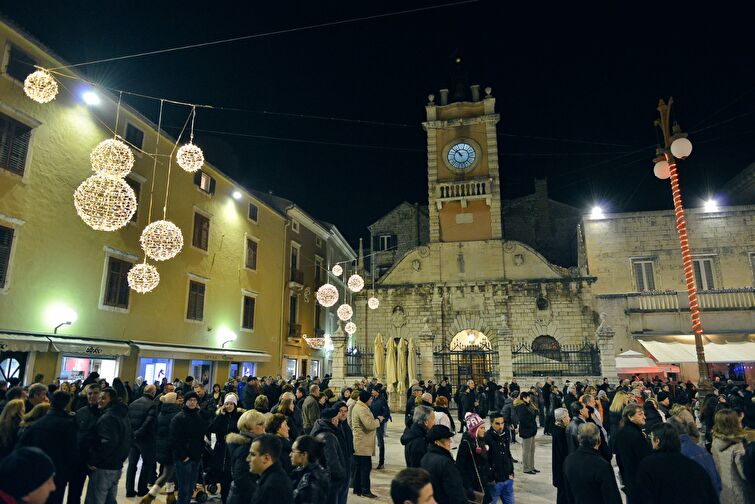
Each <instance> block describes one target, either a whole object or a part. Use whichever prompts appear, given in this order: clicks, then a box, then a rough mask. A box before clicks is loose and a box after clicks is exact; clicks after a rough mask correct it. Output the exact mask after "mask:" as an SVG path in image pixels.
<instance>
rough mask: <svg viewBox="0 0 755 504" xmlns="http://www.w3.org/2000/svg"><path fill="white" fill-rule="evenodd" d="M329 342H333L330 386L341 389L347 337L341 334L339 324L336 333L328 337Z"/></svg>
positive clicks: (344, 370)
mask: <svg viewBox="0 0 755 504" xmlns="http://www.w3.org/2000/svg"><path fill="white" fill-rule="evenodd" d="M330 340H331V341H332V342H333V374H332V376H331V378H330V385H331V386H332V387H338V388H343V387H345V386H346V343H347V342H348V340H349V337H348V335H347V334H346V333H345V332H343V329H342V328H341V324H340V323H339V324H338V329H336V332H335V333H333V334H332V335H331V336H330Z"/></svg>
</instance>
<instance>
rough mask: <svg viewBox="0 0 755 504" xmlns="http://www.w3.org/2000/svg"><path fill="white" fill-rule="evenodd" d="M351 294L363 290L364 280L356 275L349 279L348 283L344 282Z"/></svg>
mask: <svg viewBox="0 0 755 504" xmlns="http://www.w3.org/2000/svg"><path fill="white" fill-rule="evenodd" d="M346 285H348V286H349V290H350V291H351V292H359V291H360V290H362V289H364V279H363V278H362V277H360V276H359V275H357V274H356V273H355V274H353V275H351V276H350V277H349V281H348V282H346Z"/></svg>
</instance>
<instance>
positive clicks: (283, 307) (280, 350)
mask: <svg viewBox="0 0 755 504" xmlns="http://www.w3.org/2000/svg"><path fill="white" fill-rule="evenodd" d="M290 224H291V221H289V220H288V218H286V221H285V222H284V223H283V254H282V257H283V261H284V262H283V289H282V291H283V292H282V294H281V325H280V333H279V336H280V342H279V343H278V356H279V359H280V362H279V364H278V365H279V366H280V365H282V364H283V338H284V332H285V331H283V329H284V328H285V326H286V311H287V310H286V291H287V290H288V289H287V288H286V284H287V283H288V282H287V281H286V271H287V270H288V266H286V264H287V262H288V261H286V245H287V243H288V236H287V234H286V232H287V229H288V226H289V225H290ZM285 338H286V341H288V334H286V335H285ZM278 371H280V375H281V376H283V374H284V373H283V369H282V368H278Z"/></svg>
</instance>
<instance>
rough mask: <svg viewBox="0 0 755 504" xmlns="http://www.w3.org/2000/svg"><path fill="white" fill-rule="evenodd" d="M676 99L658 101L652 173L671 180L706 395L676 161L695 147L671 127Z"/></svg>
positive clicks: (700, 384) (697, 308)
mask: <svg viewBox="0 0 755 504" xmlns="http://www.w3.org/2000/svg"><path fill="white" fill-rule="evenodd" d="M673 102H674V99H673V98H669V100H668V103H666V102H664V101H663V100H658V109H657V110H658V113H659V115H660V117H659V119H656V120H655V122H654V124H655V126H657V127H658V128H660V130H661V132H662V133H663V143H664V146H663V148H661V147H658V149H657V150H656V157H655V159H653V161H654V162H655V166H654V167H653V172H654V173H655V176H656V177H658V178H659V179H669V180H670V181H671V195H672V197H673V199H674V214H675V215H676V230H677V232H678V233H679V246H680V248H681V250H682V261H683V263H684V281H685V284H686V286H687V297H688V298H689V311H690V318H691V319H692V330H693V332H694V333H695V351H696V353H697V370H698V373H699V374H700V380H699V381H698V391H699V392H703V391H707V390H708V389H710V387H711V384H710V379H709V377H708V366H707V364H706V362H705V349H704V348H703V324H702V320H701V319H700V304H699V302H698V299H697V287H696V286H695V272H694V266H693V264H692V256H691V255H690V250H689V235H688V233H687V219H686V217H685V216H684V207H683V206H682V191H681V189H680V187H679V174H678V171H677V165H676V160H677V159H686V158H687V157H688V156H689V155H690V154H691V153H692V143H691V142H690V141H689V140H687V134H686V133H683V132H682V130H681V128H680V127H679V125H678V124H677V123H676V122H674V124H673V125H671V124H670V123H669V118H670V116H671V104H672V103H673Z"/></svg>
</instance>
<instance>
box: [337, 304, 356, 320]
mask: <svg viewBox="0 0 755 504" xmlns="http://www.w3.org/2000/svg"><path fill="white" fill-rule="evenodd" d="M336 314H337V315H338V318H339V319H341V320H343V321H344V322H346V321H347V320H351V317H352V316H353V315H354V310H352V309H351V306H349V305H347V304H345V303H344V304H342V305H341V306H339V307H338V310H336Z"/></svg>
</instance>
